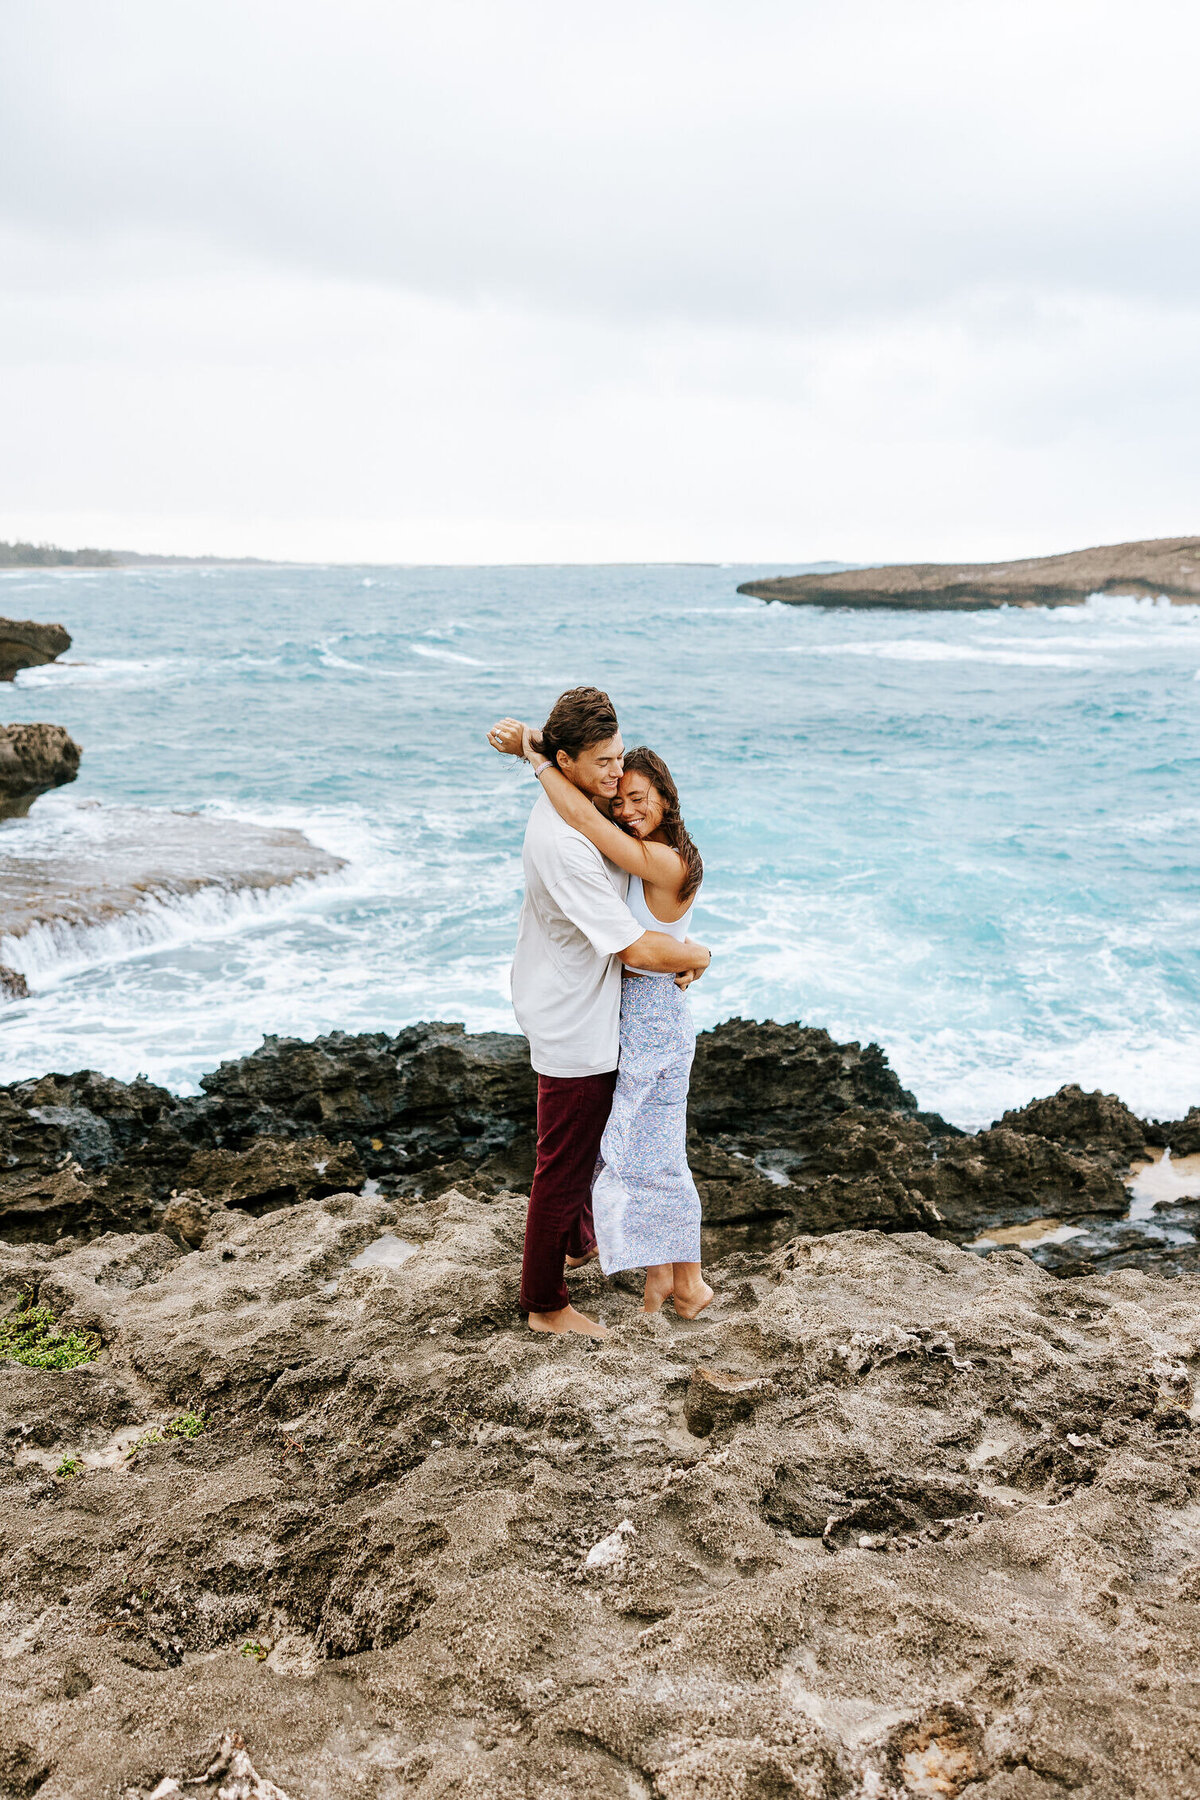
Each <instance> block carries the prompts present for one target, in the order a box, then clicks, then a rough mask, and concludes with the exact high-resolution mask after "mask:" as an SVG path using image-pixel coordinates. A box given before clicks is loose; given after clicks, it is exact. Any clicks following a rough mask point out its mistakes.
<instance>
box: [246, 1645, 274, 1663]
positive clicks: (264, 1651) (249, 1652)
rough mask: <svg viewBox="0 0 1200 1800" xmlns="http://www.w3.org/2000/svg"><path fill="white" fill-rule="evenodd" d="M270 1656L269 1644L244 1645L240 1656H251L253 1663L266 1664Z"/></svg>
mask: <svg viewBox="0 0 1200 1800" xmlns="http://www.w3.org/2000/svg"><path fill="white" fill-rule="evenodd" d="M270 1654H271V1647H270V1645H269V1644H255V1643H245V1644H243V1645H242V1655H243V1656H252V1657H253V1658H254V1660H255V1662H266V1660H267V1658H268V1656H270Z"/></svg>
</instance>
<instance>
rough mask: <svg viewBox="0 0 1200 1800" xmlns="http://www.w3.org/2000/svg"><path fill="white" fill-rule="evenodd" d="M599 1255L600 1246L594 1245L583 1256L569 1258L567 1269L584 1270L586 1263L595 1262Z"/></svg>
mask: <svg viewBox="0 0 1200 1800" xmlns="http://www.w3.org/2000/svg"><path fill="white" fill-rule="evenodd" d="M599 1254H600V1246H599V1245H598V1244H593V1245H592V1247H591V1249H590V1250H585V1251H584V1253H583V1255H582V1256H568V1257H567V1259H566V1263H567V1267H568V1269H582V1268H583V1267H584V1265H585V1263H590V1262H595V1260H596V1258H597V1257H598V1256H599Z"/></svg>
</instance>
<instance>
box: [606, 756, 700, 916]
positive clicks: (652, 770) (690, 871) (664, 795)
mask: <svg viewBox="0 0 1200 1800" xmlns="http://www.w3.org/2000/svg"><path fill="white" fill-rule="evenodd" d="M625 773H626V775H644V776H645V778H646V780H647V781H648V782H649V783H650V786H651V787H652V788H653V789H654V791H655V793H656V794H657V795H658V797H659V799H660V800H661V801H662V803H663V816H662V824H661V825H660V826H659V830H660V831H661V832H662V834H663V836H664V837H665V838H666V840H667V842H668V844H670V846H671V848H672V850H677V851H678V852H679V854H680V856H682V858H683V860H684V864H685V866H686V869H687V874H686V875H685V876H684V878H683V886H682V887H681V888H680V890H679V898H680V900H691V899H692V898H693V897H694V896H695V894H696V891H697V889H698V888H699V886H700V883H701V882H702V881H703V880H704V863H703V861H702V860H701V857H700V852H699V851H698V850H697V848H696V846H695V844H693V842H692V839H691V835H690V833H689V831H688V828H687V826H686V825H685V824H684V822H683V814H682V813H681V812H680V810H679V789H678V788H677V787H676V786H675V783H674V782H673V781H672V779H671V771H670V769H668V767H667V765H666V763H665V762H664V761H663V759H662V757H661V756H659V755H657V754H656V752H655V751H653V750H648V749H647V748H646V746H645V744H639V745H638V746H637V748H636V749H634V750H627V751H626V752H625Z"/></svg>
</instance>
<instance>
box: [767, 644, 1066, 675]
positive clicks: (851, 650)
mask: <svg viewBox="0 0 1200 1800" xmlns="http://www.w3.org/2000/svg"><path fill="white" fill-rule="evenodd" d="M787 649H788V650H789V651H790V653H791V654H792V655H794V656H874V657H880V658H881V659H882V660H884V661H886V662H912V663H939V662H968V663H991V664H993V665H995V666H996V667H999V668H1004V667H1008V668H1015V669H1086V668H1089V667H1091V666H1092V665H1091V662H1090V660H1089V659H1088V658H1087V657H1084V656H1057V655H1053V654H1051V655H1050V656H1044V655H1043V654H1042V653H1041V651H1040V650H1037V649H1032V650H1000V649H993V648H991V647H990V646H986V647H985V646H980V645H976V644H948V643H944V642H942V641H940V640H938V639H936V638H927V639H920V638H877V639H876V640H875V641H874V642H870V643H848V644H790V645H788V646H787ZM773 653H774V652H773Z"/></svg>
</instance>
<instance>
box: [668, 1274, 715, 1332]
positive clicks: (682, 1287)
mask: <svg viewBox="0 0 1200 1800" xmlns="http://www.w3.org/2000/svg"><path fill="white" fill-rule="evenodd" d="M671 1286H672V1288H673V1290H674V1294H675V1311H676V1312H677V1313H678V1315H679V1317H680V1318H681V1319H694V1318H695V1317H696V1314H697V1313H702V1312H703V1311H704V1309H705V1307H706V1306H707V1305H708V1304H709V1302H710V1300H711V1299H712V1297H713V1291H712V1289H711V1288H710V1287H709V1285H708V1283H707V1282H706V1281H705V1279H704V1277H703V1276H702V1275H701V1273H700V1264H699V1263H698V1262H697V1263H673V1264H672V1265H671Z"/></svg>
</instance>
